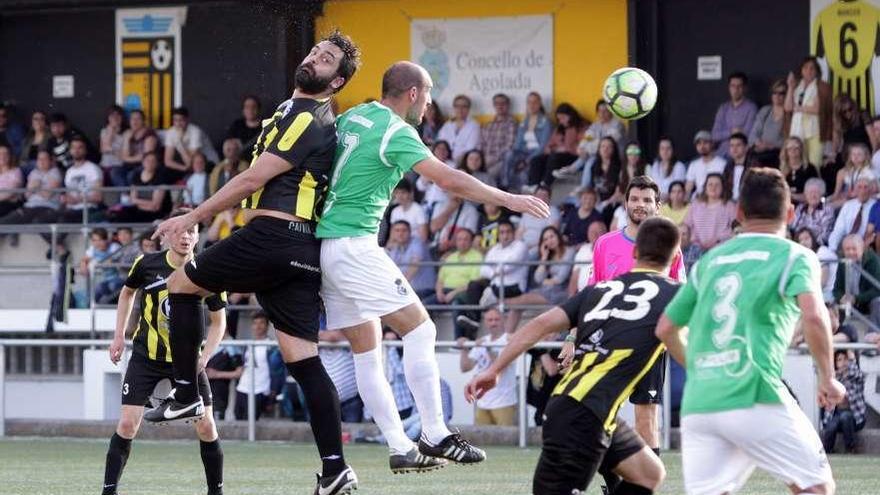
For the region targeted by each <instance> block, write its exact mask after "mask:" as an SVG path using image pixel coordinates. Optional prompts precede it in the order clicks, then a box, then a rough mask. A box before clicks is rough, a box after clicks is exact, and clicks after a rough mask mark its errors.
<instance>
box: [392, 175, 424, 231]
mask: <svg viewBox="0 0 880 495" xmlns="http://www.w3.org/2000/svg"><path fill="white" fill-rule="evenodd" d="M393 197H394V203H395V204H396V205H395V206H394V207H393V209H392V210H391V216H390V218H389V222H390V223H391V224H392V225H393V224H395V223H397V222H399V221H401V220H403V221H406V222H407V223H408V224H409V226H410V228H411V229H412V232H413V233H414V235H415V236H416V237H418V238H419V240H420V241H422V242H423V243H424V242H428V217H427V216H426V215H425V209H424V208H422V205H420V204H418V203H416V202H415V201H414V198H413V186H412V184H411V183H410V182H409V181H408V180H406V179H402V180H401V181H400V182H399V183H398V184H397V186H395V187H394V192H393Z"/></svg>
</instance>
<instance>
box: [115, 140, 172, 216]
mask: <svg viewBox="0 0 880 495" xmlns="http://www.w3.org/2000/svg"><path fill="white" fill-rule="evenodd" d="M162 184H163V182H162V179H161V176H160V173H159V157H158V156H156V154H155V153H150V152H148V153H147V154H146V155H145V156H144V164H143V167H142V168H141V170H140V173H137V174H135V176H134V178H133V179H132V181H131V193H130V194H131V203H132V204H130V205H126V206H123V207H122V208H121V209H120V210H118V211H117V212H116V213H114V214H113V215H112V219H113V221H116V222H152V221H154V220H159V219H161V218H165V217H166V216H167V215H168V213H170V212H171V207H172V204H171V196H170V195H169V194H168V191H166V190H164V189H158V186H161V185H162Z"/></svg>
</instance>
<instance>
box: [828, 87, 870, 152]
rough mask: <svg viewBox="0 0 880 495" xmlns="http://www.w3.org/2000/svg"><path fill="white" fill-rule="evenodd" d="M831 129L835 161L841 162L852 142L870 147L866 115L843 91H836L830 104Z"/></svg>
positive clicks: (832, 150)
mask: <svg viewBox="0 0 880 495" xmlns="http://www.w3.org/2000/svg"><path fill="white" fill-rule="evenodd" d="M832 106H833V110H834V113H833V114H832V125H833V131H832V133H831V152H832V153H834V154H835V155H836V160H835V161H836V162H837V163H843V162H844V156H843V154H844V153H846V152H847V148H850V147H851V146H852V145H854V144H861V145H864V146H865V147H866V148H868V149H870V147H871V138H870V136H868V131H867V128H866V124H867V123H868V121H867V118H866V115H865V114H863V113H862V111H861V109H860V108H859V104H858V103H856V102H855V101H854V100H853V99H852V97H851V96H850V95H848V94H846V93H845V92H841V93H838V94H837V96H835V97H834V102H833V104H832Z"/></svg>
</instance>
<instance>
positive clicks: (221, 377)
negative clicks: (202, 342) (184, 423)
mask: <svg viewBox="0 0 880 495" xmlns="http://www.w3.org/2000/svg"><path fill="white" fill-rule="evenodd" d="M243 366H244V361H243V359H242V354H241V349H239V348H238V346H236V345H234V343H233V340H232V335H230V333H229V331H228V329H227V331H226V332H225V333H224V334H223V340H222V341H221V342H220V345H219V346H217V349H215V350H214V354H212V355H211V357H210V359H208V362H207V363H206V364H205V374H207V375H208V384H209V385H210V386H211V395H212V399H213V401H214V418H215V419H217V420H221V421H222V420H224V419H226V409H227V408H228V407H229V386H230V385H231V384H232V380H233V379H234V378H237V377H238V376H240V373H241V368H242V367H243Z"/></svg>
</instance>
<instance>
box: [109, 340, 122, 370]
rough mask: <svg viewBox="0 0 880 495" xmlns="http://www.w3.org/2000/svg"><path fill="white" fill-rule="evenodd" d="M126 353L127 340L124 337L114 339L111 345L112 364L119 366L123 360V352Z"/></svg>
mask: <svg viewBox="0 0 880 495" xmlns="http://www.w3.org/2000/svg"><path fill="white" fill-rule="evenodd" d="M123 351H125V340H123V339H122V337H114V338H113V342H111V343H110V362H112V363H113V364H118V363H119V360H120V359H122V352H123Z"/></svg>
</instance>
